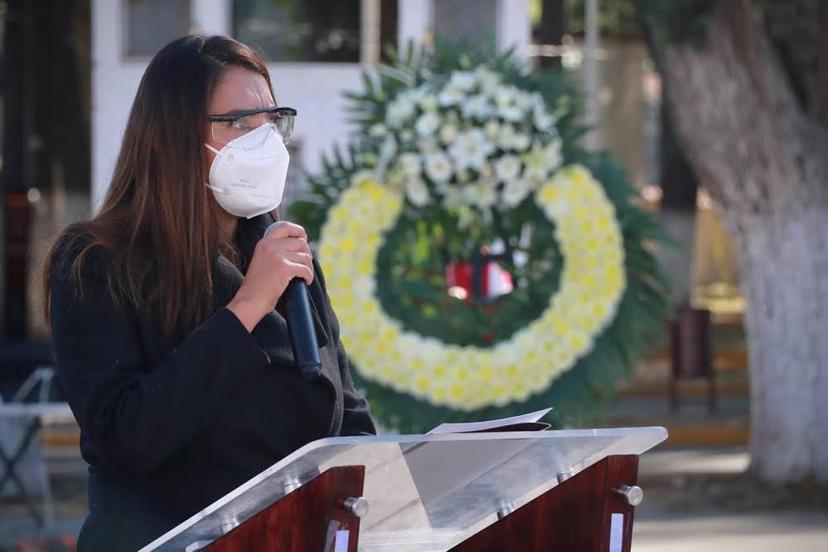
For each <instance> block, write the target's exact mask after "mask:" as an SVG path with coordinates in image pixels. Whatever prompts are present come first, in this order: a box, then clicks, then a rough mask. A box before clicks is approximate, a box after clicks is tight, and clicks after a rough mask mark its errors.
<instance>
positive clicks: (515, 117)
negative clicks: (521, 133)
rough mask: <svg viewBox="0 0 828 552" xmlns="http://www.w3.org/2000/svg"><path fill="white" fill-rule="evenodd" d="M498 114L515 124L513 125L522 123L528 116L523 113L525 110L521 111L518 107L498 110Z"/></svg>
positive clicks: (505, 107) (510, 106) (506, 106)
mask: <svg viewBox="0 0 828 552" xmlns="http://www.w3.org/2000/svg"><path fill="white" fill-rule="evenodd" d="M498 113H499V114H500V116H501V117H503V118H504V119H506V120H507V121H510V122H513V123H517V122H519V121H521V120H522V119H523V118H524V117H525V116H526V114H525V113H524V112H523V110H521V109H520V108H519V107H517V106H516V105H505V106H502V107H501V108H500V109H499V110H498Z"/></svg>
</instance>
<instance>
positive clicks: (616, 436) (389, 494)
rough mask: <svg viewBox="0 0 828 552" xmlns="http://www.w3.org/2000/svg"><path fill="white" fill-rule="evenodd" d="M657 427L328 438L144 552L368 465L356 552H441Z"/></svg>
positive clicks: (173, 545) (233, 521)
mask: <svg viewBox="0 0 828 552" xmlns="http://www.w3.org/2000/svg"><path fill="white" fill-rule="evenodd" d="M666 437H667V432H666V430H665V429H664V428H662V427H640V428H618V429H578V430H558V431H538V432H490V433H458V434H435V435H379V436H360V437H331V438H327V439H320V440H318V441H314V442H312V443H308V444H307V445H305V446H304V447H302V448H301V449H299V450H297V451H296V452H294V453H293V454H291V455H290V456H287V457H286V458H284V459H282V460H281V461H279V462H278V463H276V464H274V465H273V466H271V467H270V468H268V469H266V470H265V471H263V472H262V473H260V474H258V475H257V476H255V477H253V478H252V479H250V480H249V481H247V482H246V483H244V484H243V485H241V486H240V487H238V488H237V489H235V490H233V491H232V492H230V493H229V494H227V495H226V496H224V497H222V498H221V499H219V500H218V501H216V502H214V503H213V504H211V505H210V506H208V507H207V508H205V509H204V510H202V511H201V512H199V513H197V514H195V515H194V516H192V517H191V518H189V519H187V520H186V521H184V522H182V523H181V524H180V525H178V526H177V527H175V528H173V529H171V530H170V531H168V532H167V533H165V534H164V535H162V536H161V537H159V538H158V539H156V540H155V541H153V542H152V543H150V544H149V545H147V546H146V547H145V548H143V549H142V550H143V551H150V550H158V551H166V550H187V549H189V550H196V549H198V548H199V545H198V544H195V543H205V545H206V543H208V542H211V541H213V540H215V539H217V538H218V537H220V536H221V535H223V534H224V533H226V532H227V531H229V530H230V529H232V528H233V527H236V526H237V525H239V524H240V523H243V522H244V521H246V520H247V519H249V518H251V517H252V516H253V515H255V514H256V513H257V512H259V511H261V510H262V509H264V508H266V507H268V506H270V505H271V504H272V503H274V502H275V501H277V500H279V499H280V498H282V497H283V496H285V495H286V494H287V493H289V492H292V491H293V490H295V489H296V488H298V487H300V486H301V485H303V484H305V483H307V482H309V481H310V480H312V479H313V478H315V477H316V476H318V475H319V474H320V473H322V472H324V471H325V470H327V469H330V468H332V467H336V466H353V465H363V466H365V484H364V491H363V496H365V497H366V498H367V499H368V503H369V505H370V509H369V512H368V514H367V516H365V517H364V518H362V520H361V523H360V530H359V550H365V551H375V550H377V551H383V550H389V551H390V550H394V551H405V550H417V551H422V550H447V549H449V548H451V547H452V546H454V545H456V544H458V543H460V542H462V541H463V540H465V539H466V538H468V537H469V536H471V535H473V534H475V533H477V532H479V531H480V530H482V529H483V528H485V527H486V526H488V525H490V524H492V523H494V522H496V521H497V519H498V512H499V511H509V510H511V509H516V508H519V507H520V506H522V505H524V504H526V503H527V502H529V501H531V500H532V499H534V498H536V497H538V496H540V495H541V494H543V493H545V492H547V491H548V490H549V489H551V488H553V487H554V486H556V485H557V484H558V483H559V482H562V481H564V480H566V479H568V478H569V477H571V476H573V475H575V474H577V473H579V472H581V471H582V470H584V469H586V468H588V467H590V466H592V465H593V464H595V463H596V462H598V461H600V460H602V459H604V458H606V457H608V456H612V455H629V454H642V453H643V452H645V451H647V450H648V449H650V448H652V447H654V446H655V445H657V444H658V443H660V442H662V441H663V440H664V439H666Z"/></svg>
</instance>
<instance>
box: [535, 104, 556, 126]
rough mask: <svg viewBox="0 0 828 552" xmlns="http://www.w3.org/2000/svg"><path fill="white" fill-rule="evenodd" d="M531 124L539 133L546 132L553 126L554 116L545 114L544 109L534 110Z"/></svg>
mask: <svg viewBox="0 0 828 552" xmlns="http://www.w3.org/2000/svg"><path fill="white" fill-rule="evenodd" d="M532 122H533V123H534V125H535V128H537V129H538V130H539V131H541V132H546V131H548V130H550V129H552V127H553V126H555V122H556V120H555V116H554V115H551V114H549V113H547V111H546V109H543V108H541V109H535V114H534V117H533V118H532Z"/></svg>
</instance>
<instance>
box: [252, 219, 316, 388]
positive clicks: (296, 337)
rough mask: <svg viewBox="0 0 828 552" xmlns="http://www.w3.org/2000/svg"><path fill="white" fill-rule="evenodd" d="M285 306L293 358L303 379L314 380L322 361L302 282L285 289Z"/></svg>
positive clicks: (296, 281) (292, 281)
mask: <svg viewBox="0 0 828 552" xmlns="http://www.w3.org/2000/svg"><path fill="white" fill-rule="evenodd" d="M278 224H279V222H274V223H273V224H271V225H270V226H268V227H267V230H265V233H264V235H265V236H267V234H268V233H269V232H270V231H271V230H272V229H273V228H275V227H276V226H277V225H278ZM285 305H286V306H287V326H288V333H290V346H291V347H292V348H293V358H294V360H295V361H296V365H297V366H298V367H299V369H300V370H301V371H302V376H304V377H305V379H309V380H312V379H316V378H317V377H319V374H320V372H321V371H322V361H320V360H319V342H318V341H317V339H316V328H315V327H314V325H313V317H312V315H311V306H310V295H309V292H308V284H306V283H305V281H304V280H302V279H301V278H294V279H292V280H291V281H290V283H289V284H288V286H287V288H286V289H285Z"/></svg>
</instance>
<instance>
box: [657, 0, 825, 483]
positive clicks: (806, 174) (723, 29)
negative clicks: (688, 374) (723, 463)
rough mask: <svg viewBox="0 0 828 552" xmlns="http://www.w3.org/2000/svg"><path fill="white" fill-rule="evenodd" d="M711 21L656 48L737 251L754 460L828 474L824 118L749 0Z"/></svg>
mask: <svg viewBox="0 0 828 552" xmlns="http://www.w3.org/2000/svg"><path fill="white" fill-rule="evenodd" d="M707 30H708V34H707V37H706V41H705V42H704V43H703V44H702V45H701V46H698V45H691V44H666V43H662V42H657V43H656V44H655V48H656V49H657V50H658V54H659V55H663V59H664V61H665V63H664V78H665V79H666V81H667V86H666V90H667V93H668V98H667V99H668V101H669V102H670V103H671V105H672V107H673V109H672V113H673V116H674V118H675V123H676V129H677V130H678V135H679V139H680V140H681V142H682V145H683V146H684V149H685V151H686V152H687V154H688V157H689V158H690V161H691V163H692V165H693V167H694V168H695V170H696V172H697V174H698V175H699V176H700V177H701V181H702V182H703V183H705V184H706V185H707V186H708V187H709V188H710V189H711V192H712V194H713V197H714V198H715V199H716V201H717V203H718V205H719V207H720V208H721V209H722V211H723V216H724V219H725V222H726V224H727V225H728V227H729V229H730V230H731V232H732V233H733V235H734V238H735V240H736V244H737V247H738V249H739V252H740V263H741V269H742V270H741V272H742V275H743V286H744V292H745V296H746V299H747V303H748V307H747V309H748V310H747V315H746V316H747V320H746V327H747V337H748V351H749V356H750V384H751V426H752V427H751V431H752V433H751V434H752V437H751V452H752V459H753V460H752V468H753V469H754V470H755V472H756V473H757V474H758V475H759V476H760V477H761V478H763V479H765V480H767V481H770V482H779V483H781V482H794V481H802V480H808V479H812V478H813V479H816V480H818V481H822V482H828V155H826V154H827V153H828V127H826V125H824V124H822V123H821V122H819V121H818V120H817V119H816V118H815V117H809V116H808V115H807V114H806V113H805V112H804V110H803V108H802V107H801V106H800V105H799V103H798V100H797V98H796V96H795V95H794V92H793V90H792V89H791V86H790V84H789V80H788V76H787V75H786V73H785V71H784V70H783V67H782V65H781V63H780V61H779V59H778V58H777V56H776V53H775V51H774V49H773V47H772V45H771V44H770V41H769V39H768V37H767V35H766V32H765V30H764V27H763V26H762V24H761V22H760V21H759V20H758V17H757V13H756V12H755V11H754V10H753V9H752V6H751V4H750V3H749V2H748V1H747V0H727V1H722V2H719V5H718V7H717V8H716V9H715V10H714V12H713V13H712V14H711V15H710V18H709V20H708V23H707Z"/></svg>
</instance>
